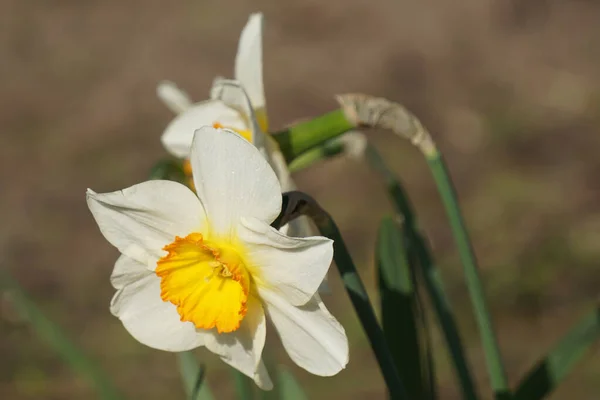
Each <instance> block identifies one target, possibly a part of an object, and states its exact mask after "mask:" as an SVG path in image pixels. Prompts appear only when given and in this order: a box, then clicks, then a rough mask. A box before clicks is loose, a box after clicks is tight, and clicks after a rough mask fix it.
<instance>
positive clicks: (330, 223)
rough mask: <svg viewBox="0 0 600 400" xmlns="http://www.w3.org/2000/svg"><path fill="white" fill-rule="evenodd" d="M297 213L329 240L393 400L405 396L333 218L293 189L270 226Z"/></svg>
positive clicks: (285, 194)
mask: <svg viewBox="0 0 600 400" xmlns="http://www.w3.org/2000/svg"><path fill="white" fill-rule="evenodd" d="M300 215H306V216H308V217H310V218H311V219H312V220H313V222H314V223H315V225H316V226H317V228H318V229H319V232H321V235H323V236H326V237H328V238H329V239H331V240H333V260H334V261H335V265H336V267H337V269H338V272H339V274H340V276H341V278H342V282H344V287H345V289H346V293H347V294H348V297H349V298H350V302H351V303H352V306H353V307H354V310H355V311H356V314H357V316H358V319H359V320H360V323H361V325H362V327H363V329H364V331H365V334H366V335H367V339H368V340H369V343H370V345H371V348H372V349H373V353H374V354H375V359H376V360H377V363H378V364H379V367H380V369H381V373H382V375H383V379H384V381H385V383H386V386H387V388H388V391H389V394H390V396H391V398H393V399H398V400H400V399H407V398H408V397H407V395H406V390H405V388H404V384H403V382H402V379H401V378H400V375H399V374H398V369H397V368H396V364H395V363H394V359H393V357H392V354H391V352H390V349H389V347H388V344H387V342H386V340H385V336H384V335H383V330H382V329H381V326H380V325H379V321H378V320H377V316H376V314H375V310H374V309H373V306H372V304H371V301H370V300H369V295H368V293H367V290H366V288H365V286H364V284H363V282H362V280H361V278H360V275H359V274H358V271H357V270H356V266H355V265H354V261H353V260H352V257H351V256H350V253H349V252H348V247H347V246H346V244H345V242H344V239H343V237H342V235H341V233H340V230H339V229H338V227H337V225H336V223H335V221H334V220H333V218H331V216H330V215H329V214H328V213H327V211H325V210H324V209H323V208H322V207H321V206H320V205H319V204H318V203H317V202H316V201H315V200H314V199H313V198H311V197H310V196H308V195H306V194H305V193H302V192H297V191H293V192H286V193H284V194H283V207H282V212H281V214H280V215H279V216H278V217H277V218H276V219H275V221H274V222H273V224H272V226H273V227H275V228H276V229H279V228H280V227H281V225H282V224H285V223H287V221H289V219H286V218H288V217H290V216H293V218H295V217H298V216H300Z"/></svg>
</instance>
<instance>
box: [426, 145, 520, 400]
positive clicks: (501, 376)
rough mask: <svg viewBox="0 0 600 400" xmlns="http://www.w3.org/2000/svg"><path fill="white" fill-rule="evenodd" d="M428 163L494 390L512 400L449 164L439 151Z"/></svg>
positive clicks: (428, 155) (432, 154) (497, 394)
mask: <svg viewBox="0 0 600 400" xmlns="http://www.w3.org/2000/svg"><path fill="white" fill-rule="evenodd" d="M426 159H427V163H428V164H429V168H430V169H431V173H432V175H433V178H434V180H435V183H436V185H437V188H438V191H439V193H440V196H441V197H442V202H443V204H444V208H445V209H446V214H447V215H448V219H449V221H450V226H451V229H452V235H453V236H454V240H455V241H456V246H457V248H458V252H459V255H460V259H461V262H462V265H463V269H464V273H465V279H466V281H467V288H468V290H469V295H470V297H471V302H472V303H473V308H474V310H475V319H476V321H477V325H478V327H479V333H480V335H481V340H482V342H483V350H484V352H485V359H486V363H487V368H488V371H489V374H490V380H491V384H492V389H493V390H494V393H495V395H496V397H497V398H507V397H509V394H508V393H509V387H508V382H507V379H506V374H505V371H504V366H503V364H502V358H501V356H500V350H499V347H498V342H497V339H496V334H495V332H494V327H493V324H492V319H491V317H490V312H489V310H488V307H487V304H486V300H485V294H484V290H483V285H482V283H481V279H480V277H479V268H478V265H477V259H476V258H475V254H474V252H473V248H472V246H471V241H470V240H469V235H468V233H467V229H466V227H465V223H464V220H463V217H462V214H461V212H460V207H459V205H458V201H457V197H456V191H455V189H454V186H453V184H452V180H451V179H450V175H449V174H448V170H447V168H446V164H445V163H444V160H443V158H442V155H441V154H440V153H439V151H437V150H436V151H434V152H432V153H430V154H427V155H426Z"/></svg>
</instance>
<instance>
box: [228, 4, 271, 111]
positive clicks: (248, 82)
mask: <svg viewBox="0 0 600 400" xmlns="http://www.w3.org/2000/svg"><path fill="white" fill-rule="evenodd" d="M262 27H263V16H262V14H261V13H255V14H252V15H250V18H249V19H248V23H247V24H246V26H245V27H244V30H243V31H242V34H241V36H240V42H239V46H238V52H237V55H236V57H235V79H236V80H239V81H240V82H242V84H243V85H244V87H245V88H246V90H247V91H248V95H249V96H250V100H251V101H252V105H253V106H254V108H264V107H265V91H264V86H263V66H262Z"/></svg>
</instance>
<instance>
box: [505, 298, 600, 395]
mask: <svg viewBox="0 0 600 400" xmlns="http://www.w3.org/2000/svg"><path fill="white" fill-rule="evenodd" d="M599 338H600V307H596V308H595V309H594V310H592V312H590V313H589V314H588V315H586V316H585V317H584V318H582V319H581V320H580V321H579V322H578V323H577V325H575V326H574V327H573V328H572V329H571V330H570V331H569V332H568V333H567V334H566V335H565V336H564V337H563V339H561V341H560V342H559V343H558V344H557V345H556V347H555V348H554V349H552V350H551V351H550V352H549V353H548V355H547V356H546V357H544V358H543V359H541V360H540V361H539V362H538V363H537V364H536V366H535V367H534V368H533V369H532V370H531V371H530V372H529V374H527V376H526V377H525V378H524V379H523V380H522V381H521V382H520V383H519V385H518V387H517V390H516V392H515V395H514V397H513V398H514V399H515V400H539V399H542V398H544V397H546V396H547V395H548V394H550V393H551V392H552V390H554V388H556V386H558V384H559V383H560V382H561V381H562V380H563V379H564V378H565V377H566V376H567V374H568V373H569V372H571V370H572V369H573V366H574V365H575V363H577V361H579V359H580V358H581V357H582V356H583V354H584V353H585V352H586V351H587V350H588V349H589V348H590V346H591V345H592V344H593V343H594V342H595V341H596V340H598V339H599Z"/></svg>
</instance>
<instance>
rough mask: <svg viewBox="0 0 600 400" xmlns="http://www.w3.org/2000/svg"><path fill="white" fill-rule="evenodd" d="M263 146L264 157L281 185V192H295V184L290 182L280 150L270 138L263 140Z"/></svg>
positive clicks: (289, 175)
mask: <svg viewBox="0 0 600 400" xmlns="http://www.w3.org/2000/svg"><path fill="white" fill-rule="evenodd" d="M265 145H266V151H267V154H266V155H265V157H266V158H267V160H269V164H271V166H272V167H273V170H274V171H275V175H277V179H278V180H279V183H280V184H281V191H282V192H289V191H291V190H296V184H295V183H294V181H293V180H292V176H291V174H290V170H289V169H288V165H287V162H286V161H285V157H283V154H282V153H281V150H279V145H278V144H277V142H276V141H275V139H273V138H271V137H269V138H265Z"/></svg>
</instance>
